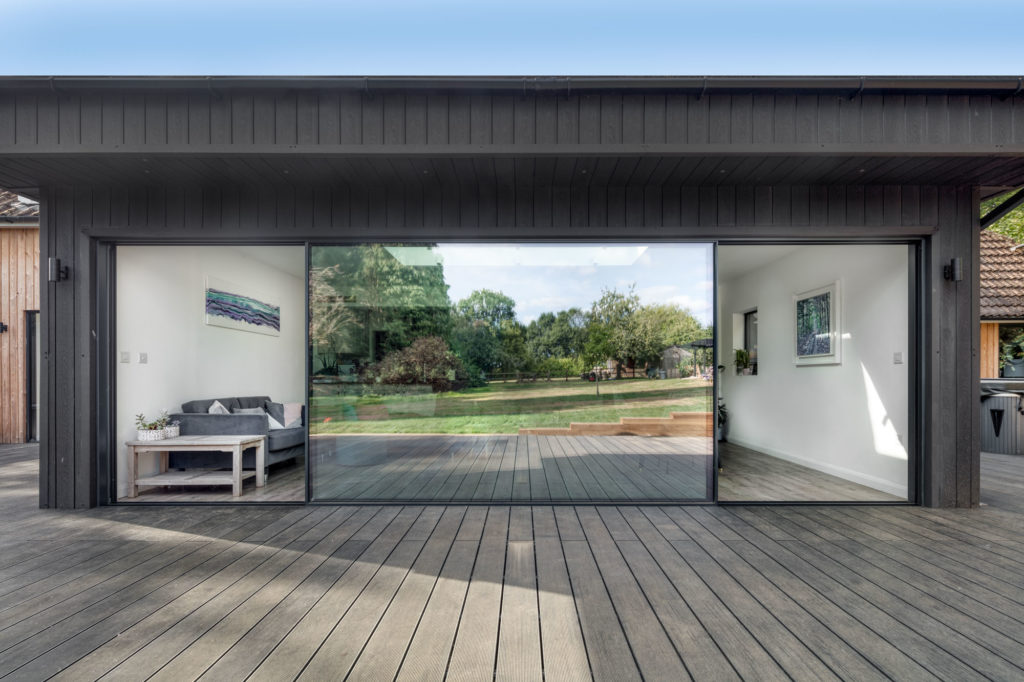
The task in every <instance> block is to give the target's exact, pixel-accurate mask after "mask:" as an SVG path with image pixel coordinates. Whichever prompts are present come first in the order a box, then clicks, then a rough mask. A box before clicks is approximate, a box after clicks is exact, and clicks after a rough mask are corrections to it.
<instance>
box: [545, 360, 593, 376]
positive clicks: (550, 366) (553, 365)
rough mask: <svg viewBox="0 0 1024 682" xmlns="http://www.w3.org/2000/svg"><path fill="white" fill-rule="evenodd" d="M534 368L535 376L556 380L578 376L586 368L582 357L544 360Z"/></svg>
mask: <svg viewBox="0 0 1024 682" xmlns="http://www.w3.org/2000/svg"><path fill="white" fill-rule="evenodd" d="M536 366H537V374H540V375H542V376H543V375H548V374H550V375H551V376H552V377H557V378H562V377H574V376H578V375H579V374H580V373H581V372H582V371H583V370H584V369H585V368H586V366H585V365H584V363H583V358H582V357H569V358H544V359H543V360H540V361H539V362H537V365H536Z"/></svg>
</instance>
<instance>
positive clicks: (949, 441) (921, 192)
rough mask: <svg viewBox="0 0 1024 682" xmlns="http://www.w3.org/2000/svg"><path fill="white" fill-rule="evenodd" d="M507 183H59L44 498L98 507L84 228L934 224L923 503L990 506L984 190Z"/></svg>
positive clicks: (563, 234)
mask: <svg viewBox="0 0 1024 682" xmlns="http://www.w3.org/2000/svg"><path fill="white" fill-rule="evenodd" d="M520 190H521V191H520ZM507 191H508V195H507V196H499V195H498V194H495V193H493V192H487V191H482V190H481V189H480V188H469V189H467V188H466V187H465V186H461V187H459V186H454V187H453V186H452V185H451V184H445V183H440V182H439V183H438V185H437V193H436V194H435V196H433V197H432V198H431V199H430V201H431V202H436V204H437V205H438V206H439V207H444V206H449V205H453V204H454V205H456V206H457V207H458V210H451V211H449V210H446V209H443V208H442V209H441V213H443V215H437V214H433V212H432V211H431V210H428V208H427V207H426V203H427V202H426V198H425V197H424V196H423V193H422V192H409V193H406V192H405V190H404V189H403V188H397V189H396V188H394V187H393V186H390V187H388V188H386V189H385V190H379V191H377V190H374V191H367V192H365V193H360V192H359V191H357V190H356V189H354V188H351V187H349V188H345V189H338V188H336V187H335V188H331V187H320V188H295V187H276V188H266V187H264V188H255V187H252V186H243V187H215V188H198V187H192V188H179V187H159V188H148V189H141V190H134V191H126V192H116V191H115V192H112V191H110V190H108V189H103V190H83V189H75V188H57V189H53V190H51V191H49V192H48V193H47V194H46V195H45V203H44V223H43V225H44V226H45V229H44V234H43V235H41V236H42V239H41V242H42V249H43V253H42V258H43V262H45V259H46V257H47V256H48V255H55V256H57V257H60V258H61V259H62V261H63V262H67V263H71V264H72V267H71V277H70V281H68V282H60V283H56V284H53V283H50V284H47V283H46V282H45V281H44V282H43V286H44V289H43V291H44V293H45V294H46V296H45V298H44V300H45V304H44V305H45V311H44V324H43V344H44V349H45V359H44V364H45V368H46V379H45V380H44V382H43V384H44V386H43V388H44V391H43V394H42V398H43V408H42V409H43V415H42V417H43V423H44V424H46V427H45V429H44V434H43V443H42V459H43V461H42V463H41V469H40V477H41V483H42V485H41V487H40V502H41V504H43V505H44V506H56V507H62V508H66V507H82V506H89V505H91V504H95V502H96V500H95V492H94V491H95V471H96V459H95V453H96V442H95V435H96V424H95V419H94V417H95V410H96V406H95V404H94V402H93V401H91V400H90V396H92V395H94V394H95V393H94V391H95V389H96V388H97V387H96V386H95V385H94V384H95V382H96V381H97V380H102V379H101V378H99V377H98V376H97V373H96V358H95V349H96V337H95V335H94V333H93V332H94V330H96V318H97V315H96V307H95V304H94V302H93V298H94V296H93V293H94V292H93V291H92V289H93V285H92V280H93V263H94V257H95V256H94V245H93V244H92V243H91V238H90V237H86V236H85V235H84V234H83V231H82V228H83V227H88V229H89V232H90V234H91V235H92V236H94V237H95V236H97V235H102V236H108V237H115V238H116V237H121V238H124V239H132V240H139V241H153V242H167V241H185V242H187V241H192V242H203V241H220V242H221V243H223V242H224V241H225V240H238V241H253V240H264V241H289V242H296V241H302V240H305V239H309V240H313V241H316V240H328V241H329V240H331V239H356V240H358V239H408V238H410V237H413V238H422V239H430V238H436V239H440V238H449V239H452V238H455V239H457V238H463V239H465V238H481V237H482V238H504V239H509V238H511V239H529V238H552V237H557V238H560V239H562V238H564V239H572V238H574V237H576V238H589V239H595V238H598V239H599V238H616V237H617V238H623V237H628V238H634V239H638V240H639V239H651V238H653V239H659V238H660V239H665V238H678V239H695V240H696V239H709V238H710V239H716V238H729V237H736V236H743V237H744V238H748V239H749V238H751V237H756V236H757V235H758V234H763V235H766V236H770V237H773V238H776V239H777V238H780V236H784V237H790V238H794V239H806V240H814V239H822V238H827V237H829V236H830V235H831V236H840V237H842V238H853V237H856V236H857V235H858V234H859V235H866V236H870V237H872V238H879V237H882V236H884V235H885V234H886V232H887V230H888V229H891V230H898V229H899V228H914V227H927V228H937V232H936V233H935V234H933V235H932V236H930V237H928V238H927V242H928V243H927V244H926V250H925V255H926V258H925V262H924V278H925V281H924V291H923V297H924V304H925V305H924V309H925V312H926V313H927V315H926V319H925V321H926V324H927V327H926V328H925V330H924V338H923V339H922V344H923V347H922V363H923V364H924V366H925V369H926V372H925V374H926V382H925V386H924V391H923V394H922V396H921V401H922V404H923V407H924V410H923V412H924V423H923V426H922V432H923V433H922V435H923V439H922V440H923V451H924V461H923V462H922V483H923V489H922V493H923V494H922V498H921V501H922V502H923V503H924V504H926V505H930V506H964V507H966V506H972V505H976V504H977V503H978V496H979V471H978V466H979V457H978V452H979V448H980V442H979V413H978V409H977V405H978V400H979V395H978V392H979V388H978V374H979V366H978V345H979V331H978V324H977V319H978V317H977V315H978V310H977V305H978V303H977V301H976V297H977V296H976V294H977V291H978V267H977V265H978V237H977V234H978V233H977V225H978V214H977V210H978V209H977V206H978V197H977V193H976V191H975V190H974V189H972V188H971V187H967V186H960V187H956V186H917V185H899V186H898V185H886V186H878V185H859V186H836V185H832V186H796V185H794V186H780V185H773V186H757V187H753V186H718V187H674V188H671V187H666V188H662V189H657V190H653V191H652V190H650V189H648V190H645V191H642V192H632V191H630V190H627V189H624V188H611V187H601V186H596V185H589V186H584V187H581V188H578V187H569V188H552V189H551V190H550V191H547V190H545V191H538V190H537V189H536V188H533V187H529V188H517V187H511V188H508V190H507ZM453 195H454V196H453ZM484 216H486V217H487V220H482V217H484ZM624 226H628V227H624ZM907 231H912V230H909V229H908V230H907ZM920 231H922V232H924V231H927V230H920ZM954 257H958V258H961V259H962V262H963V265H964V268H963V270H964V280H963V281H961V282H949V281H946V280H945V279H943V275H942V269H943V265H945V264H947V263H948V262H949V260H950V259H951V258H954ZM45 277H46V275H45V273H44V274H43V279H44V280H45ZM96 331H99V330H96ZM99 388H101V389H102V388H103V387H102V386H100V387H99Z"/></svg>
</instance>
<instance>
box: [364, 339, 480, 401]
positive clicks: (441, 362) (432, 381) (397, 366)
mask: <svg viewBox="0 0 1024 682" xmlns="http://www.w3.org/2000/svg"><path fill="white" fill-rule="evenodd" d="M363 378H364V379H365V380H367V381H372V382H380V383H382V384H391V385H425V386H430V388H431V390H432V391H433V392H434V393H443V392H445V391H453V390H457V389H460V388H463V387H464V386H465V385H466V379H467V377H466V370H465V369H464V367H463V365H462V361H461V360H459V358H457V357H456V356H455V354H454V353H452V352H451V351H450V350H449V349H448V344H447V343H445V341H444V339H442V338H440V337H438V336H428V337H425V338H422V339H416V340H415V341H413V342H412V344H410V345H409V347H408V348H402V349H401V350H394V351H391V352H390V353H388V355H387V356H386V357H385V358H384V359H383V360H381V361H380V362H379V363H377V364H375V365H371V366H370V367H369V368H367V369H366V371H365V372H364V374H363Z"/></svg>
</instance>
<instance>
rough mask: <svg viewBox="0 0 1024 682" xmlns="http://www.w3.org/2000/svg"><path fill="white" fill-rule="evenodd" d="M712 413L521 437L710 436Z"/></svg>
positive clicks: (578, 425)
mask: <svg viewBox="0 0 1024 682" xmlns="http://www.w3.org/2000/svg"><path fill="white" fill-rule="evenodd" d="M711 429H712V414H711V413H710V412H672V413H670V416H668V417H622V418H620V419H619V421H618V422H572V423H571V424H569V427H568V428H565V427H543V428H532V429H519V435H520V436H710V435H711Z"/></svg>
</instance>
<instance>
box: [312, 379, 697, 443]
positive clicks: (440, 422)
mask: <svg viewBox="0 0 1024 682" xmlns="http://www.w3.org/2000/svg"><path fill="white" fill-rule="evenodd" d="M387 388H389V389H392V390H394V389H397V388H398V387H387ZM402 388H404V387H402ZM409 388H410V389H412V390H406V391H403V392H401V393H397V392H396V393H395V394H393V395H345V394H343V393H342V392H343V391H346V390H348V391H351V392H353V393H354V392H356V391H359V390H361V388H360V387H359V386H357V385H355V384H335V385H330V386H322V385H321V386H318V387H317V389H318V392H321V393H324V394H323V395H318V396H314V397H313V399H312V405H311V408H312V409H311V416H312V418H311V422H310V423H311V432H312V433H314V434H317V433H516V432H518V430H519V429H521V428H537V427H545V426H553V427H566V426H568V425H569V423H570V422H617V421H618V420H619V418H620V417H668V416H669V414H670V413H671V412H702V411H710V409H711V385H710V383H708V382H705V381H701V380H699V379H661V380H651V379H625V380H620V381H607V382H604V381H603V382H601V383H600V386H599V388H600V395H598V394H597V392H596V390H595V385H594V384H593V383H590V382H586V381H581V380H579V379H571V380H569V381H562V380H555V381H550V382H548V381H543V380H542V381H538V382H535V383H525V384H517V383H490V384H488V385H487V386H484V387H481V388H472V389H466V390H463V391H452V392H449V393H436V394H434V393H428V392H421V391H417V390H415V389H417V388H419V387H409ZM414 391H415V392H414Z"/></svg>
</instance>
